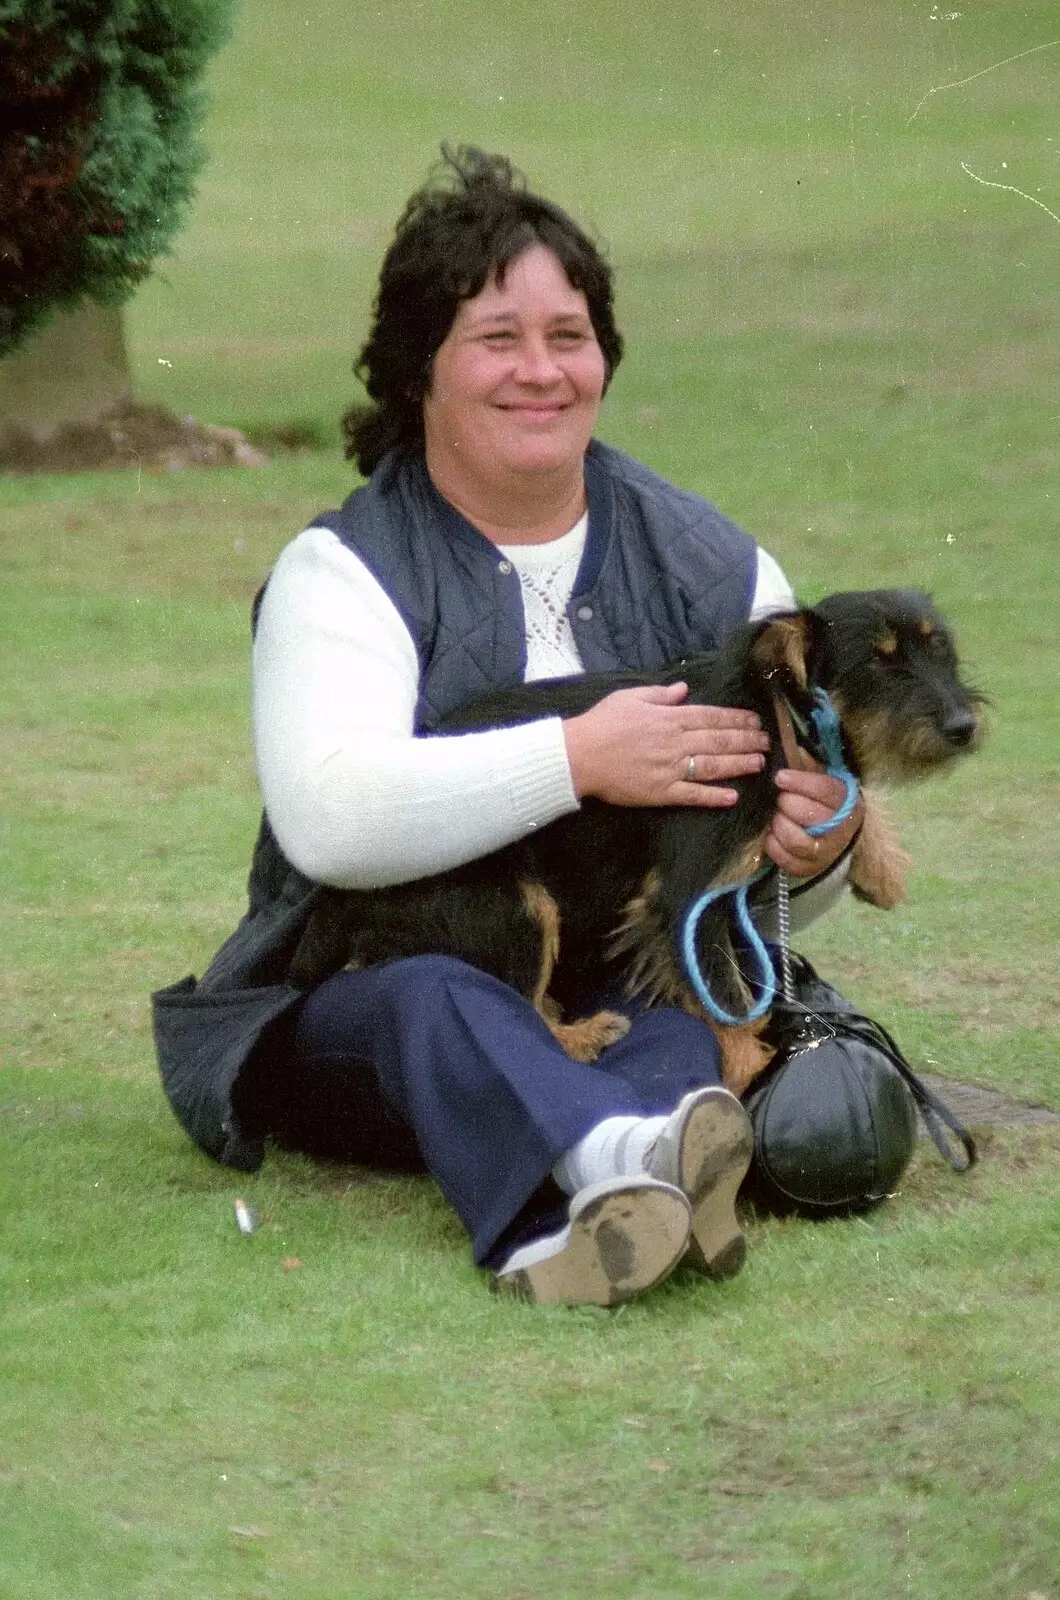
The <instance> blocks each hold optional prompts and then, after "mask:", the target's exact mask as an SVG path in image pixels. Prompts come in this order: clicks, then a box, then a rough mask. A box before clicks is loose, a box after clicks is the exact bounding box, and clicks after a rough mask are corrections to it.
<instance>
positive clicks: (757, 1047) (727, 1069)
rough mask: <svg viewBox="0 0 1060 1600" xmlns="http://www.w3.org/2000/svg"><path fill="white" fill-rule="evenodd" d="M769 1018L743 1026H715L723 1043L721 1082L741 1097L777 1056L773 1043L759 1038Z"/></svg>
mask: <svg viewBox="0 0 1060 1600" xmlns="http://www.w3.org/2000/svg"><path fill="white" fill-rule="evenodd" d="M764 1026H765V1020H764V1019H763V1020H762V1021H761V1022H753V1023H750V1024H748V1025H747V1026H746V1027H742V1028H725V1027H715V1029H714V1032H715V1034H716V1035H717V1039H718V1044H719V1045H720V1046H721V1081H722V1083H724V1085H725V1087H726V1089H728V1090H729V1092H730V1094H734V1095H736V1096H737V1098H739V1097H740V1096H741V1095H743V1094H745V1093H746V1092H747V1090H748V1089H749V1088H750V1086H751V1084H752V1083H753V1082H754V1080H755V1079H756V1078H757V1077H758V1074H759V1073H760V1072H764V1071H765V1069H766V1067H768V1065H769V1063H770V1062H771V1061H772V1059H773V1055H774V1051H773V1049H772V1046H770V1045H768V1044H766V1042H765V1040H764V1039H760V1038H759V1037H758V1034H759V1030H760V1029H761V1028H763V1027H764Z"/></svg>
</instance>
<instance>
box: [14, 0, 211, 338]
mask: <svg viewBox="0 0 1060 1600" xmlns="http://www.w3.org/2000/svg"><path fill="white" fill-rule="evenodd" d="M231 10H232V0H0V356H3V355H5V354H7V352H9V351H10V350H12V349H14V347H15V346H16V345H18V344H19V343H20V342H21V341H22V340H23V339H24V338H25V336H26V334H27V333H28V332H29V331H30V330H31V329H33V328H34V327H36V326H38V325H39V324H40V323H41V322H42V321H44V320H45V319H46V318H47V316H48V314H49V313H50V311H51V310H52V309H53V308H56V307H64V306H70V305H73V304H74V303H76V302H77V301H79V300H82V299H83V298H85V297H88V298H89V299H90V300H92V301H98V302H102V303H103V304H107V305H118V304H120V303H121V302H122V301H123V300H125V299H127V298H128V296H129V295H130V294H131V293H132V291H133V289H134V288H135V286H136V285H137V284H138V283H139V282H140V281H141V280H142V279H143V278H144V277H146V276H147V274H148V273H149V271H150V270H151V265H152V262H153V261H154V260H155V258H156V257H157V256H159V255H160V254H162V253H164V252H165V251H166V250H167V249H168V247H169V244H170V241H171V240H172V238H173V236H174V234H175V233H176V231H177V229H178V227H179V226H180V224H181V222H182V220H183V217H184V213H185V210H186V207H187V203H188V201H189V199H190V196H191V193H192V190H193V185H194V179H195V176H196V174H197V173H198V171H199V168H200V167H201V165H202V162H203V158H204V152H203V149H202V145H201V143H200V141H199V138H198V133H199V129H200V127H201V124H202V121H203V116H204V111H205V95H204V91H203V89H202V86H201V77H202V72H203V68H204V67H205V65H206V62H207V61H208V60H209V58H210V56H211V54H212V53H213V52H214V51H215V50H216V49H217V48H218V47H219V45H220V44H221V43H222V42H223V40H224V38H225V37H226V35H227V32H228V27H229V22H230V16H231Z"/></svg>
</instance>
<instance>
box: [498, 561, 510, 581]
mask: <svg viewBox="0 0 1060 1600" xmlns="http://www.w3.org/2000/svg"><path fill="white" fill-rule="evenodd" d="M511 570H512V564H511V562H510V561H498V562H497V571H498V572H501V573H503V574H504V576H505V577H507V576H508V574H509V572H511Z"/></svg>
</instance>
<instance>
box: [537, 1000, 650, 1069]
mask: <svg viewBox="0 0 1060 1600" xmlns="http://www.w3.org/2000/svg"><path fill="white" fill-rule="evenodd" d="M549 1027H550V1028H551V1030H552V1033H553V1035H554V1037H555V1038H556V1040H557V1042H558V1043H559V1044H561V1045H562V1046H563V1048H564V1050H566V1052H567V1054H568V1055H569V1056H573V1058H574V1060H575V1061H595V1060H596V1058H597V1056H598V1055H599V1054H600V1052H601V1051H602V1050H606V1049H607V1047H608V1045H609V1044H617V1043H618V1041H619V1039H624V1038H625V1037H626V1034H627V1033H628V1032H629V1029H630V1021H629V1018H628V1017H624V1016H622V1015H621V1013H620V1012H618V1011H598V1012H597V1013H596V1015H595V1016H592V1017H580V1018H579V1019H578V1021H577V1022H552V1021H550V1022H549Z"/></svg>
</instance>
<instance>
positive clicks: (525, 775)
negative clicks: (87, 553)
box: [253, 525, 834, 920]
mask: <svg viewBox="0 0 1060 1600" xmlns="http://www.w3.org/2000/svg"><path fill="white" fill-rule="evenodd" d="M580 541H584V527H583V526H582V525H579V527H578V528H576V529H572V531H571V533H570V534H568V535H567V536H566V540H559V541H556V542H555V543H554V544H553V545H552V546H545V547H541V546H536V547H532V546H525V545H524V546H515V547H512V548H510V549H508V550H506V552H505V554H506V555H507V556H508V558H509V559H510V560H511V561H512V563H513V565H514V566H516V569H517V570H518V571H519V572H520V578H521V580H522V582H523V585H524V593H526V592H528V591H529V598H528V602H527V611H528V615H529V616H530V617H531V618H532V619H533V620H532V621H531V624H530V627H531V637H530V640H529V646H530V652H531V659H530V663H529V669H528V676H533V675H536V676H546V675H552V674H555V673H557V672H563V671H569V672H570V671H579V670H580V668H581V663H580V661H579V660H578V656H577V651H576V649H575V648H574V641H573V638H572V637H570V636H569V625H567V622H566V615H565V608H566V604H567V601H568V599H569V597H570V593H571V588H572V586H573V581H574V578H575V576H576V573H577V568H578V561H579V559H580V553H581V543H580ZM568 545H569V548H567V546H568ZM561 546H563V547H564V548H562V549H561V548H560V547H561ZM542 549H546V550H549V549H550V550H551V551H552V553H553V555H556V554H558V555H559V556H560V558H561V559H560V560H559V562H558V563H543V562H542V558H541V551H542ZM550 573H551V576H550ZM535 590H536V593H535ZM793 604H794V600H793V596H792V593H791V589H790V587H789V586H788V583H787V580H786V579H785V578H784V575H783V573H782V572H781V571H780V568H779V567H778V566H777V564H776V562H775V561H773V560H772V558H771V557H770V556H768V555H766V554H765V552H764V551H761V550H760V551H759V554H758V580H757V588H756V592H755V598H754V604H753V607H752V611H751V615H752V617H757V616H761V615H765V614H767V613H768V612H770V611H774V610H783V609H786V608H788V607H790V606H791V605H793ZM419 678H420V671H419V662H418V659H417V655H416V649H415V646H414V645H413V642H412V638H411V636H410V634H409V632H408V630H407V628H406V627H405V624H404V623H403V621H402V619H401V617H400V615H399V613H398V611H397V609H396V607H395V606H394V604H393V602H392V601H391V599H390V598H389V596H388V595H387V594H386V593H385V591H384V590H383V588H382V587H381V585H380V584H379V582H378V580H377V579H376V578H375V577H374V576H373V575H372V573H371V572H369V570H368V569H367V567H366V566H365V565H364V563H363V562H362V561H361V560H360V559H359V558H358V557H357V556H356V555H354V554H353V553H352V552H351V551H350V550H348V549H347V548H346V547H345V546H344V545H343V544H342V543H340V541H339V539H338V538H337V537H336V536H335V534H333V533H332V532H330V531H329V530H328V529H326V528H309V529H307V530H306V531H305V532H304V533H302V534H300V535H299V536H298V538H296V539H294V540H293V541H292V543H291V544H289V545H288V546H287V547H286V549H285V550H284V551H283V552H282V554H281V555H280V557H279V560H278V561H277V563H276V566H275V569H274V571H273V573H272V576H271V578H270V579H269V584H268V587H267V589H266V591H265V598H264V601H263V603H262V606H261V612H260V615H259V618H258V626H257V633H256V636H255V641H254V667H253V679H254V695H253V704H254V711H253V716H254V747H255V755H256V760H257V768H258V776H259V780H260V783H261V790H262V796H263V799H264V804H265V809H266V811H267V812H268V815H269V820H270V822H271V823H272V827H273V829H274V831H275V834H276V837H277V839H278V840H279V843H280V845H281V847H282V849H283V851H284V854H285V855H286V856H287V858H288V859H289V860H290V861H291V862H293V863H294V865H295V866H297V867H298V868H300V869H301V871H302V872H304V873H305V874H306V875H307V876H308V877H310V878H313V879H316V880H318V881H319V882H321V883H326V884H331V885H333V886H334V887H336V888H353V889H365V888H372V887H375V886H377V885H380V884H390V883H403V882H406V881H408V880H410V879H413V878H420V877H424V876H426V875H427V874H429V873H434V872H442V871H445V870H446V869H447V868H449V867H454V866H457V865H459V864H461V863H462V862H465V861H470V860H473V859H474V858H476V857H478V856H481V855H485V854H487V853H489V852H490V851H492V850H497V849H499V848H500V847H501V846H502V845H505V844H509V843H511V841H512V840H514V839H517V838H520V837H522V835H523V834H525V833H528V832H530V831H531V830H532V829H533V828H540V827H543V826H544V824H545V823H548V822H551V821H553V820H554V819H555V818H556V817H559V816H562V815H563V814H564V813H565V812H568V811H575V810H577V807H578V801H577V799H576V797H575V794H574V789H573V786H572V782H571V773H570V768H569V766H568V763H567V755H566V746H565V743H564V739H563V732H562V727H561V724H560V721H559V718H558V717H547V718H544V719H543V720H541V721H538V722H531V723H527V724H524V725H522V726H520V727H517V728H498V729H490V730H488V731H486V732H478V733H467V734H458V735H453V736H447V737H441V738H415V737H413V725H414V715H415V708H416V700H417V695H418V690H419ZM833 897H834V891H833V894H832V895H830V896H829V898H833ZM807 909H808V907H807ZM799 920H802V919H801V918H800V919H799Z"/></svg>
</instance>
